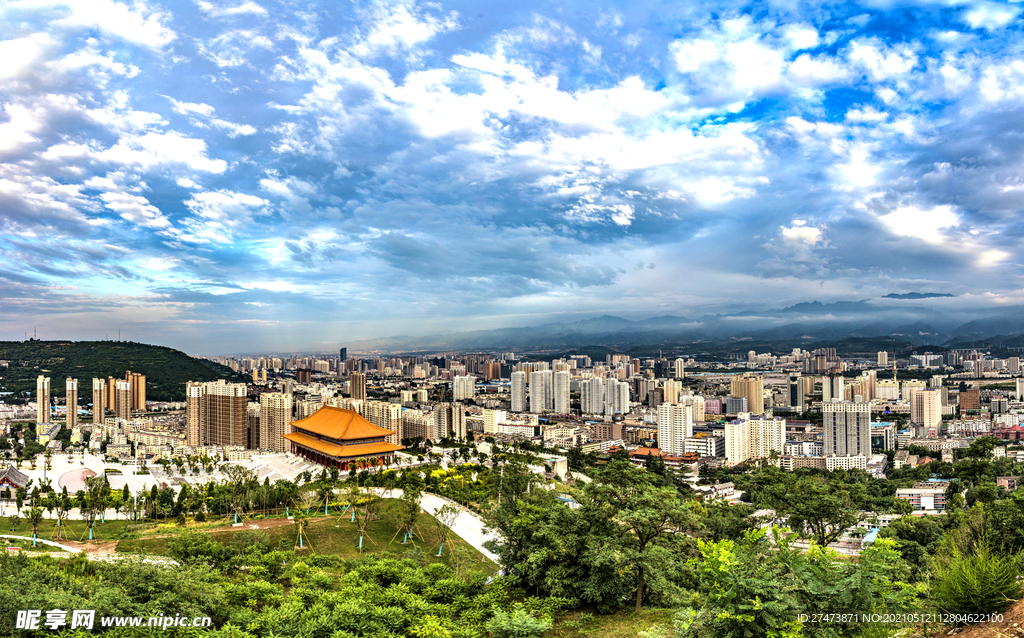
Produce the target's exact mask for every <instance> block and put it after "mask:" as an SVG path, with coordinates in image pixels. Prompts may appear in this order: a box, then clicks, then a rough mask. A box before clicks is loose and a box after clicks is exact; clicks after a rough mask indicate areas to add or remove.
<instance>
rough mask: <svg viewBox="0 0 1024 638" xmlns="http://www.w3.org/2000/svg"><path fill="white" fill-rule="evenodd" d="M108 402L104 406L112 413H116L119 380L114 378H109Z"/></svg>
mask: <svg viewBox="0 0 1024 638" xmlns="http://www.w3.org/2000/svg"><path fill="white" fill-rule="evenodd" d="M106 386H107V400H106V401H105V402H104V405H105V406H106V407H107V409H108V410H110V411H111V412H113V411H114V404H115V403H116V402H117V379H115V378H114V377H107V384H106Z"/></svg>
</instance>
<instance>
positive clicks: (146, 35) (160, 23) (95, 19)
mask: <svg viewBox="0 0 1024 638" xmlns="http://www.w3.org/2000/svg"><path fill="white" fill-rule="evenodd" d="M4 9H5V11H7V12H9V13H10V14H18V13H22V12H24V13H30V12H32V11H33V10H46V11H54V10H56V11H63V12H65V15H64V16H63V17H61V18H59V19H57V20H55V21H54V22H53V23H52V24H53V25H54V26H55V27H57V28H58V29H59V30H70V31H82V30H90V29H92V30H95V31H97V32H98V33H102V34H106V35H108V36H110V37H113V38H116V39H119V40H123V41H125V42H129V43H131V44H134V45H137V46H141V47H144V48H149V49H163V48H164V47H166V46H167V45H169V44H170V43H171V42H172V41H174V39H175V38H176V37H177V35H176V34H175V33H174V31H172V30H171V29H170V28H168V27H167V26H165V24H164V22H165V21H166V20H167V19H168V18H169V17H170V16H169V15H168V14H166V13H164V12H162V11H160V10H157V9H153V8H151V7H149V6H147V5H146V4H144V3H142V2H134V3H132V4H130V5H129V4H127V3H123V2H118V1H116V0H74V1H73V2H68V1H66V0H63V1H62V0H10V1H8V2H7V3H6V5H5V7H4ZM54 12H55V11H54ZM8 19H9V18H8Z"/></svg>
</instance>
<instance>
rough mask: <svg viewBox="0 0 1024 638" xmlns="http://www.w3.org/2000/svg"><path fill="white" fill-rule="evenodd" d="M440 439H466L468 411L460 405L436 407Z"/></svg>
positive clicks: (451, 404)
mask: <svg viewBox="0 0 1024 638" xmlns="http://www.w3.org/2000/svg"><path fill="white" fill-rule="evenodd" d="M434 419H435V421H436V423H437V432H438V435H439V436H438V438H439V439H442V438H444V437H446V436H449V437H452V438H455V439H464V438H466V409H465V407H464V406H463V405H461V404H459V403H438V404H437V405H436V406H434Z"/></svg>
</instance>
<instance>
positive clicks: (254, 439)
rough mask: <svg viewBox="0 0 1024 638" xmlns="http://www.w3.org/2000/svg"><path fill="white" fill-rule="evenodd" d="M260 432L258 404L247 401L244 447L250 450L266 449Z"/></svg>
mask: <svg viewBox="0 0 1024 638" xmlns="http://www.w3.org/2000/svg"><path fill="white" fill-rule="evenodd" d="M262 434H263V433H262V432H260V404H259V403H257V402H256V401H249V402H248V403H246V404H245V447H246V448H248V449H250V450H262V449H266V446H265V445H264V443H265V442H264V441H263V439H262V438H261V437H262Z"/></svg>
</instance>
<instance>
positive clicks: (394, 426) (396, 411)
mask: <svg viewBox="0 0 1024 638" xmlns="http://www.w3.org/2000/svg"><path fill="white" fill-rule="evenodd" d="M362 417H363V418H364V419H366V420H367V421H369V422H370V423H372V424H374V425H376V426H377V427H379V428H384V429H385V430H391V431H392V432H394V434H391V435H388V436H387V437H386V438H385V440H386V441H387V442H388V443H391V444H393V445H400V444H401V440H402V439H403V438H405V430H403V429H402V406H401V404H398V403H391V402H389V401H363V402H362Z"/></svg>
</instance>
